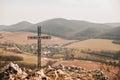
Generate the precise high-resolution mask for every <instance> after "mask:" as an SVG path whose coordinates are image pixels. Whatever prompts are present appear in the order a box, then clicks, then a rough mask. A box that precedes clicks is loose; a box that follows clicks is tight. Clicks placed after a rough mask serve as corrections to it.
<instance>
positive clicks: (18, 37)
mask: <svg viewBox="0 0 120 80" xmlns="http://www.w3.org/2000/svg"><path fill="white" fill-rule="evenodd" d="M2 35H3V38H2V39H0V41H1V42H2V41H4V42H5V41H6V42H11V43H12V42H14V43H18V44H32V43H36V42H37V41H36V40H29V39H27V37H28V36H36V35H37V34H35V33H31V32H4V33H2ZM72 41H74V40H65V39H62V38H58V37H54V36H52V37H51V39H50V40H42V43H43V44H59V45H62V44H66V43H69V42H72Z"/></svg>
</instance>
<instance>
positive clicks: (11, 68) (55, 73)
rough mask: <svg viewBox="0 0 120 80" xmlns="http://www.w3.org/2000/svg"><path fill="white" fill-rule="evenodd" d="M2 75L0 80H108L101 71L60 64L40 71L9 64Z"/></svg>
mask: <svg viewBox="0 0 120 80" xmlns="http://www.w3.org/2000/svg"><path fill="white" fill-rule="evenodd" d="M2 75H3V76H2V80H109V78H108V76H107V75H105V74H104V72H102V71H101V70H86V69H84V68H81V67H76V66H64V65H62V64H60V65H58V66H56V67H51V66H49V67H48V68H43V69H41V70H31V69H27V68H22V69H21V68H20V67H19V66H18V65H17V64H14V63H12V62H11V63H9V64H8V65H6V66H5V67H4V68H3V73H2Z"/></svg>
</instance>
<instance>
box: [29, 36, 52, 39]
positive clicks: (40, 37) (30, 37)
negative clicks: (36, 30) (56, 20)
mask: <svg viewBox="0 0 120 80" xmlns="http://www.w3.org/2000/svg"><path fill="white" fill-rule="evenodd" d="M28 39H51V36H28Z"/></svg>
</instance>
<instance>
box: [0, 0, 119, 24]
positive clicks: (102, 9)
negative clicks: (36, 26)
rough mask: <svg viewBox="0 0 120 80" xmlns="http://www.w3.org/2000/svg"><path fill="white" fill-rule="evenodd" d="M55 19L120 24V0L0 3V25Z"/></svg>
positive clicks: (1, 0) (12, 0)
mask: <svg viewBox="0 0 120 80" xmlns="http://www.w3.org/2000/svg"><path fill="white" fill-rule="evenodd" d="M52 18H66V19H72V20H85V21H90V22H95V23H106V22H120V0H0V25H10V24H15V23H17V22H20V21H29V22H31V23H38V22H41V21H44V20H47V19H52Z"/></svg>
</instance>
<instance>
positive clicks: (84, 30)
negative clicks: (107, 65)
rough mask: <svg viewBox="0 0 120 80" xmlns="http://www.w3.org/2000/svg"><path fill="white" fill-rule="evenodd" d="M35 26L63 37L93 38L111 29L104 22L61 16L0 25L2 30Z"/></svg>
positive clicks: (44, 31)
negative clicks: (35, 21) (35, 22)
mask: <svg viewBox="0 0 120 80" xmlns="http://www.w3.org/2000/svg"><path fill="white" fill-rule="evenodd" d="M37 26H42V33H45V34H49V35H53V36H57V37H61V38H65V39H73V40H74V39H77V40H82V39H88V38H94V37H96V36H98V35H100V34H103V33H105V32H107V31H109V30H110V29H111V26H108V25H106V24H98V23H91V22H87V21H80V20H67V19H63V18H55V19H50V20H46V21H43V22H39V23H37V24H32V23H29V22H26V21H23V22H19V23H16V24H14V25H10V26H7V27H6V28H4V29H3V28H2V27H0V30H2V31H3V30H4V31H14V32H16V31H25V32H34V33H36V31H37Z"/></svg>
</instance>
